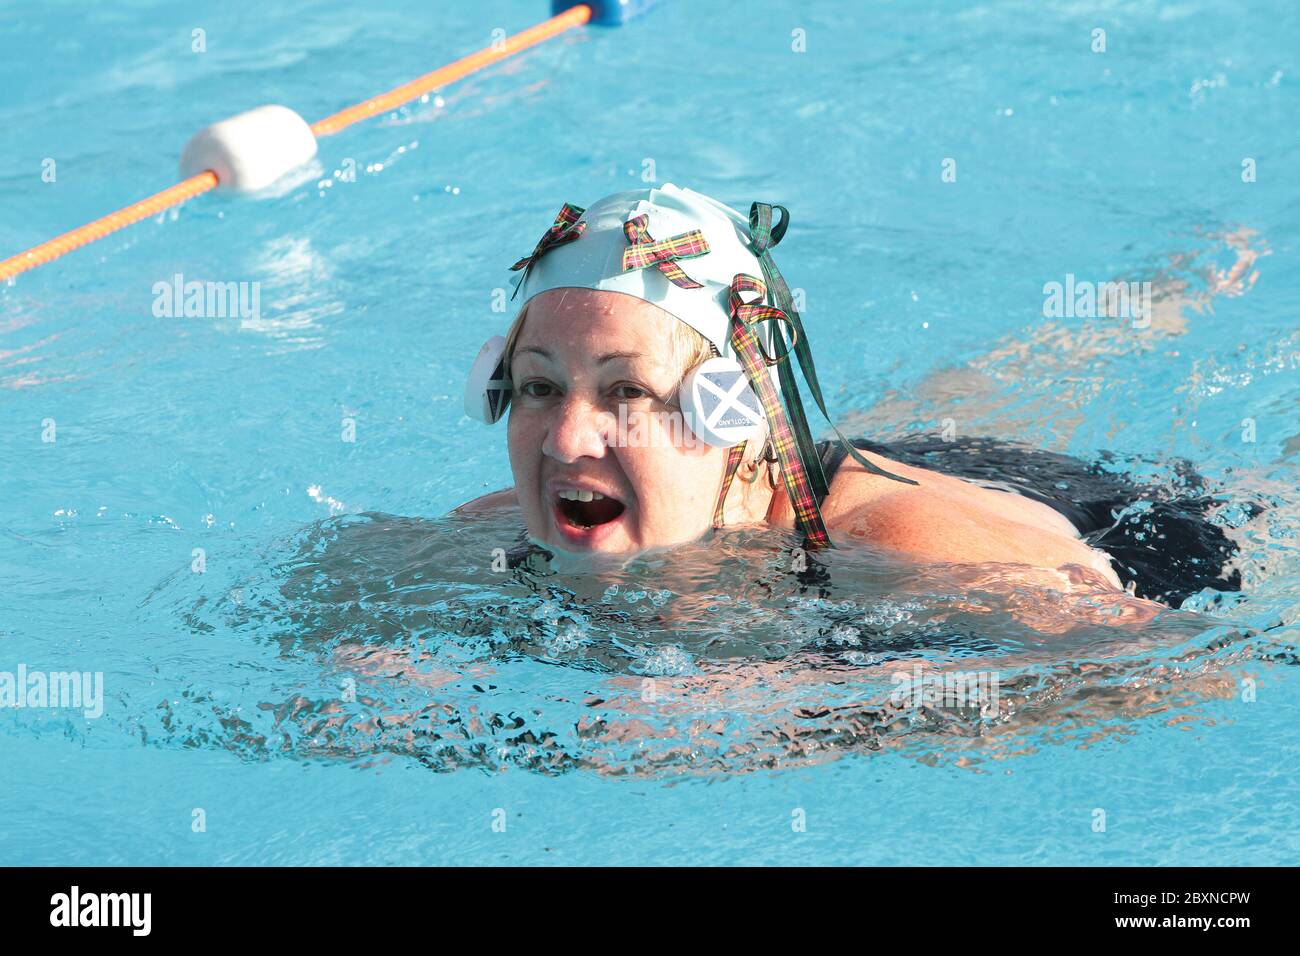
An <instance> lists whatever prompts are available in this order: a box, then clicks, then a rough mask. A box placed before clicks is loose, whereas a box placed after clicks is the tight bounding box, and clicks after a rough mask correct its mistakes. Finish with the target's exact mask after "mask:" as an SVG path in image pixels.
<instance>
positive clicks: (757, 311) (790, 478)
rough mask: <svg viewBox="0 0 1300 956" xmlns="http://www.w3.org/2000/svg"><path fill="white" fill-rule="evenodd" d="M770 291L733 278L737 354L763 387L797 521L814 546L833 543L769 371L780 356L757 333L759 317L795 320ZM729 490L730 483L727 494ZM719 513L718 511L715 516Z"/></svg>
mask: <svg viewBox="0 0 1300 956" xmlns="http://www.w3.org/2000/svg"><path fill="white" fill-rule="evenodd" d="M746 292H754V293H757V295H758V298H757V300H756V301H754V302H746V301H745V298H744V294H745V293H746ZM766 296H767V286H765V285H764V284H763V280H761V279H756V278H755V277H753V276H747V275H743V274H740V275H737V276H736V277H735V278H734V279H732V280H731V291H730V293H729V294H728V296H727V301H728V304H729V306H730V308H731V344H732V347H733V348H734V349H735V350H736V358H737V359H738V360H739V362H740V364H741V365H742V366H743V367H744V369H745V374H746V375H747V376H749V383H750V385H752V386H753V387H754V391H755V392H757V393H758V399H759V401H760V402H762V404H763V411H764V412H765V413H766V414H767V423H768V428H769V432H770V438H771V441H772V446H773V448H775V450H776V455H777V458H778V459H780V461H781V477H782V479H783V480H784V481H785V490H786V492H787V493H788V494H789V496H790V505H791V506H792V507H793V508H794V516H795V522H796V525H797V526H798V528H799V530H800V531H801V532H802V533H803V534H804V536H805V538H806V539H807V544H808V546H809V547H810V548H825V547H827V546H829V545H830V543H831V539H830V535H829V534H827V532H826V524H825V522H823V521H822V515H821V509H820V508H819V507H818V505H817V496H816V495H815V494H814V493H813V487H812V483H811V481H810V480H809V478H808V472H807V470H806V469H805V468H804V465H803V460H802V459H801V458H800V456H799V444H798V439H797V437H796V435H795V432H794V429H793V428H791V426H790V419H789V418H788V417H787V415H786V413H785V406H783V405H782V404H781V396H780V395H779V394H778V393H777V390H776V388H775V386H773V385H772V379H771V378H770V377H769V376H768V374H767V368H766V366H767V365H772V364H774V362H773V360H772V359H770V358H769V357H768V356H767V353H766V351H764V349H763V347H762V345H761V344H760V343H759V340H758V336H757V335H755V334H754V327H753V324H754V323H755V322H761V321H763V320H764V319H776V320H780V321H787V322H788V321H789V320H788V318H787V316H786V314H785V313H784V312H782V311H781V310H780V309H777V308H773V307H772V306H768V305H763V304H762V303H763V299H764V298H766ZM733 457H738V456H728V462H727V465H728V469H729V471H734V468H733V465H732V461H731V459H732V458H733ZM730 477H731V475H730V474H728V475H727V476H726V479H724V480H728V481H729V479H730ZM725 495H726V490H725V488H724V491H723V496H724V500H725ZM717 516H718V515H717V514H716V513H715V517H717Z"/></svg>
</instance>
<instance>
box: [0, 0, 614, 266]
mask: <svg viewBox="0 0 1300 956" xmlns="http://www.w3.org/2000/svg"><path fill="white" fill-rule="evenodd" d="M589 19H591V7H589V6H587V5H586V4H579V5H578V6H576V7H571V8H569V9H568V10H565V11H564V12H563V13H561V14H558V15H556V16H553V17H551V18H550V19H549V20H546V21H543V22H542V23H539V24H537V25H536V26H534V27H529V28H528V29H527V30H524V31H522V32H520V33H516V34H515V35H514V36H510V37H506V38H505V39H504V40H503V41H501V42H500V43H499V44H495V45H493V46H491V47H487V48H485V49H482V50H479V51H477V52H476V53H471V54H469V55H468V56H464V57H461V58H460V59H459V60H456V61H455V62H453V63H449V64H447V65H446V66H443V67H439V68H438V69H436V70H434V71H433V72H432V73H426V74H425V75H424V76H421V77H419V78H417V79H414V80H412V81H411V82H409V83H403V84H402V85H401V86H399V87H396V88H394V89H391V90H389V91H388V92H387V93H381V94H379V95H378V96H375V97H372V98H371V99H368V100H366V101H364V102H362V103H358V104H357V105H356V106H349V107H348V108H347V109H345V110H340V111H339V112H337V113H335V114H334V115H333V116H327V117H325V119H323V120H319V121H318V122H315V123H313V124H312V127H311V131H312V133H314V134H315V135H316V136H330V135H332V134H334V133H337V132H338V131H339V130H342V129H346V128H347V127H349V126H351V125H352V124H354V123H359V122H361V121H362V120H365V119H369V118H370V117H372V116H374V115H376V114H377V113H383V112H385V111H387V110H392V109H396V108H397V107H399V106H401V105H402V104H403V103H409V102H410V101H411V100H414V99H417V98H419V97H421V96H423V95H424V94H426V93H429V92H432V91H433V90H436V89H439V88H441V87H444V86H446V85H447V84H449V83H451V82H453V81H455V80H459V79H460V78H462V77H464V76H468V75H469V74H470V73H473V72H475V71H476V70H481V69H483V67H485V66H488V65H490V64H492V63H496V62H497V61H498V60H504V59H505V58H506V57H508V56H511V55H513V54H515V53H518V52H520V51H521V50H526V49H528V48H529V47H531V46H535V45H536V44H538V43H541V42H542V41H543V40H548V39H550V38H551V37H553V36H556V35H557V34H560V33H563V32H565V31H566V30H571V29H573V28H574V27H579V26H582V25H583V24H584V23H586V22H587V21H588V20H589ZM217 185H218V184H217V175H216V173H214V172H212V171H211V170H207V171H205V172H202V173H199V174H198V175H197V176H191V177H190V178H189V179H186V180H183V181H182V182H179V183H177V184H176V185H175V186H170V187H168V188H167V189H164V190H163V191H162V192H158V193H154V194H153V195H152V196H149V197H148V198H146V199H141V200H140V201H139V202H134V203H131V205H129V206H126V207H124V208H122V209H119V210H118V211H117V212H112V213H109V214H108V215H107V216H104V217H103V218H101V219H96V220H95V221H94V222H91V223H87V224H86V225H84V226H79V227H77V228H76V229H73V230H71V231H70V232H65V233H64V234H63V235H61V236H58V237H56V238H54V239H51V240H50V241H49V242H43V243H41V244H40V245H39V246H33V247H32V248H31V249H28V250H27V251H26V252H20V253H19V254H18V255H16V256H11V257H10V258H8V259H5V260H4V261H3V262H0V281H5V280H8V279H11V278H13V277H14V276H16V275H18V274H19V273H22V272H26V271H27V270H28V269H34V268H36V267H37V266H39V265H43V264H44V263H47V262H50V261H52V260H54V259H57V258H59V256H62V255H64V254H65V253H68V252H71V251H72V250H73V249H79V248H81V247H82V246H84V245H87V244H88V243H91V242H94V241H95V240H96V239H102V238H103V237H104V236H107V235H109V234H110V233H113V232H116V231H117V230H119V229H122V228H124V227H126V226H129V225H131V224H132V223H135V222H139V221H140V220H141V219H146V218H148V217H149V216H155V215H157V214H158V213H160V212H163V211H164V210H166V209H170V208H171V207H172V206H179V205H180V204H181V203H183V202H186V201H187V200H190V199H193V198H194V197H195V196H200V195H202V194H203V193H205V192H208V191H209V190H211V189H215V188H216V187H217Z"/></svg>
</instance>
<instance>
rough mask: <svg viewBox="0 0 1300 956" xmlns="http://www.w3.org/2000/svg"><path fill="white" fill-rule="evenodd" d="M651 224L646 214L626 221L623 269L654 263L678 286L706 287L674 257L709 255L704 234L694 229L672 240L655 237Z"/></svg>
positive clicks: (624, 224)
mask: <svg viewBox="0 0 1300 956" xmlns="http://www.w3.org/2000/svg"><path fill="white" fill-rule="evenodd" d="M648 223H649V217H648V216H646V215H645V214H644V213H643V214H642V215H640V216H633V217H632V218H631V219H629V220H628V221H627V222H625V223H623V234H624V235H625V236H627V241H628V247H627V248H626V249H624V250H623V271H624V272H631V271H632V270H633V269H644V268H645V267H646V266H651V265H652V266H655V267H656V268H657V269H658V270H659V271H660V272H662V273H663V274H664V277H665V278H666V279H667V280H668V281H669V282H671V283H672V284H673V285H675V286H677V287H678V288H681V289H703V288H704V286H702V285H701V284H700V283H698V282H696V281H695V280H694V279H692V278H691V277H690V276H688V275H687V274H686V273H685V272H683V271H682V267H681V266H679V265H678V264H677V263H676V261H675V260H677V259H694V258H695V257H696V256H702V255H704V254H706V253H707V252H708V251H709V244H708V242H707V241H706V240H705V238H704V233H702V232H700V230H698V229H692V230H691V231H690V232H684V233H682V234H681V235H680V236H673V237H672V238H671V239H653V238H651V236H650V229H649V226H648Z"/></svg>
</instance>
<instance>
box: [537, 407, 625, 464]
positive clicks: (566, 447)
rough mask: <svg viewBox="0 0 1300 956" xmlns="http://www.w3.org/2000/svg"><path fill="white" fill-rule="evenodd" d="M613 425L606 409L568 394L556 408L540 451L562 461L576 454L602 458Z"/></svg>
mask: <svg viewBox="0 0 1300 956" xmlns="http://www.w3.org/2000/svg"><path fill="white" fill-rule="evenodd" d="M612 427H613V421H612V416H611V415H610V413H609V412H607V411H604V410H603V409H601V408H599V407H597V406H595V405H593V404H591V403H590V402H588V401H586V400H585V399H583V398H581V397H578V396H570V397H568V398H566V399H565V400H564V402H563V404H561V405H560V406H559V407H558V408H557V409H556V413H555V418H554V419H553V420H552V421H551V427H550V428H549V429H548V430H547V433H546V440H545V441H544V442H543V443H542V453H543V454H544V455H547V456H549V457H551V458H554V459H555V460H556V461H561V462H564V463H565V464H572V463H573V462H575V461H577V460H578V459H579V458H602V457H604V455H605V449H606V448H607V447H608V440H607V439H608V438H609V435H610V432H611V428H612Z"/></svg>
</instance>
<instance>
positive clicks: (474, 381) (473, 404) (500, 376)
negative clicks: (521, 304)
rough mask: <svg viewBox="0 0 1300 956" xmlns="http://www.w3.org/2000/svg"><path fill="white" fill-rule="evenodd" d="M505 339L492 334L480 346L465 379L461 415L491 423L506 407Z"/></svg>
mask: <svg viewBox="0 0 1300 956" xmlns="http://www.w3.org/2000/svg"><path fill="white" fill-rule="evenodd" d="M505 356H506V340H505V338H504V337H503V336H500V335H494V336H492V338H490V339H488V340H487V341H486V342H484V343H483V347H482V348H481V349H479V350H478V357H477V358H475V359H474V364H473V366H471V368H470V370H469V378H467V379H466V380H465V414H466V415H468V416H469V417H470V418H473V419H475V420H476V421H480V422H483V423H484V424H486V425H492V424H495V423H496V422H497V421H498V420H499V419H500V418H501V416H502V415H504V414H505V411H506V406H507V405H509V404H510V376H509V375H508V373H507V370H506V367H505Z"/></svg>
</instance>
